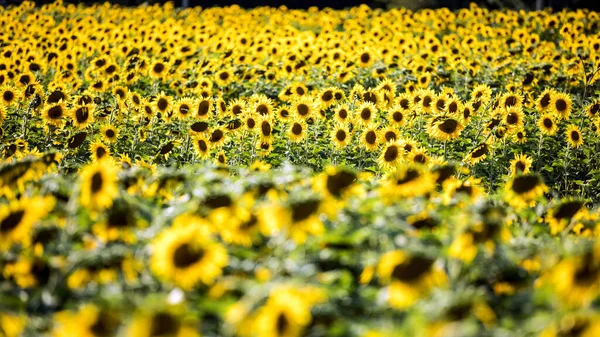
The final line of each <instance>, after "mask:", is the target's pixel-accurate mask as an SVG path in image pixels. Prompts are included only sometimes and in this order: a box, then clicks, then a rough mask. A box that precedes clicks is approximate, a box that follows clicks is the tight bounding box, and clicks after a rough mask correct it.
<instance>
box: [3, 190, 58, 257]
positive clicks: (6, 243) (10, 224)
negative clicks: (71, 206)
mask: <svg viewBox="0 0 600 337" xmlns="http://www.w3.org/2000/svg"><path fill="white" fill-rule="evenodd" d="M54 203H55V201H54V199H52V198H49V197H48V198H41V197H34V198H23V199H20V200H14V201H10V202H8V203H7V204H5V205H2V206H0V248H1V249H3V250H6V249H8V248H10V247H11V246H12V245H13V244H22V245H27V244H28V243H29V240H30V239H31V231H32V229H33V226H34V224H35V223H36V222H37V221H38V220H40V219H41V218H43V217H44V216H46V215H47V214H48V213H49V212H50V211H51V210H52V209H53V208H54Z"/></svg>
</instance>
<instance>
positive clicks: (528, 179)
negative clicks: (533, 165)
mask: <svg viewBox="0 0 600 337" xmlns="http://www.w3.org/2000/svg"><path fill="white" fill-rule="evenodd" d="M504 190H505V193H504V200H506V202H508V203H509V204H510V205H511V206H513V207H515V208H517V209H518V208H523V207H526V206H533V205H535V201H536V200H537V199H538V198H540V197H541V196H543V195H544V193H546V192H547V191H548V187H547V186H546V185H545V184H544V181H543V180H542V178H541V177H540V176H539V175H537V174H534V173H528V174H518V175H516V176H515V177H513V178H512V179H511V180H509V181H508V183H507V184H506V185H505V188H504Z"/></svg>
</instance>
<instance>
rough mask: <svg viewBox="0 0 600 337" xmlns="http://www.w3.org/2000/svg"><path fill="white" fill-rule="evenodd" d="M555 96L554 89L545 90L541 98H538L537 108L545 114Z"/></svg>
mask: <svg viewBox="0 0 600 337" xmlns="http://www.w3.org/2000/svg"><path fill="white" fill-rule="evenodd" d="M554 94H555V91H554V90H553V89H545V90H544V91H542V93H541V94H540V96H538V98H537V101H536V107H537V109H538V110H539V111H540V112H545V111H547V110H548V109H549V108H550V102H551V99H552V96H553V95H554Z"/></svg>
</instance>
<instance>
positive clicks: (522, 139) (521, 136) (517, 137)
mask: <svg viewBox="0 0 600 337" xmlns="http://www.w3.org/2000/svg"><path fill="white" fill-rule="evenodd" d="M513 140H514V141H515V142H517V143H518V144H525V143H526V142H527V133H526V132H525V130H518V131H517V132H515V133H514V134H513Z"/></svg>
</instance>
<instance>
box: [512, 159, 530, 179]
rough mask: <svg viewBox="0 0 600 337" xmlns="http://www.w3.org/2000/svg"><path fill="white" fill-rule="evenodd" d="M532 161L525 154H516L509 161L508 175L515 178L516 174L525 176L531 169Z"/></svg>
mask: <svg viewBox="0 0 600 337" xmlns="http://www.w3.org/2000/svg"><path fill="white" fill-rule="evenodd" d="M532 163H533V159H531V157H529V156H528V155H526V154H517V155H515V158H514V159H513V160H511V161H510V175H511V176H516V175H517V174H527V173H529V170H530V169H531V164H532Z"/></svg>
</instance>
